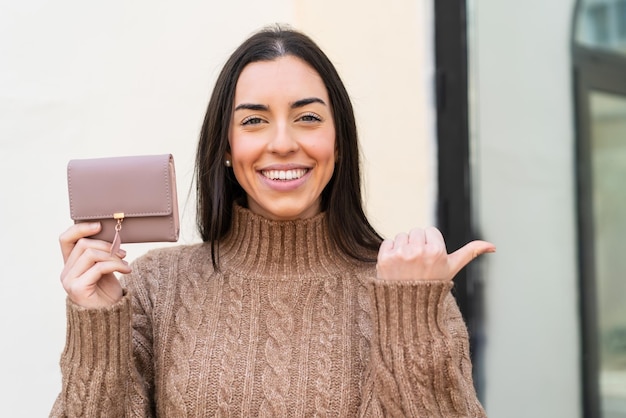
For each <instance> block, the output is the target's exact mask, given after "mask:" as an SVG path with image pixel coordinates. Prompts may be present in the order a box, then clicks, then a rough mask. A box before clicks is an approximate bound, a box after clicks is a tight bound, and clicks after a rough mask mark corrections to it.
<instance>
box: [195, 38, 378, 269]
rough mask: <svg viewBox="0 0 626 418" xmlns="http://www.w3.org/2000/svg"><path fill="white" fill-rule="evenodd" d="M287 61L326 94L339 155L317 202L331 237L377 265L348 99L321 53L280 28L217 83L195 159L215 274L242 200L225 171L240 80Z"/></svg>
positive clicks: (242, 52) (250, 46)
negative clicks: (297, 63) (255, 66)
mask: <svg viewBox="0 0 626 418" xmlns="http://www.w3.org/2000/svg"><path fill="white" fill-rule="evenodd" d="M286 55H289V56H294V57H297V58H299V59H301V60H303V61H304V62H306V63H307V64H308V65H310V66H311V67H312V68H313V69H315V71H317V73H318V74H319V75H320V77H321V79H322V80H323V82H324V84H325V86H326V89H327V90H328V96H329V99H330V106H331V109H332V114H333V119H334V124H335V140H336V144H337V155H338V158H337V161H336V165H335V170H334V173H333V176H332V178H331V179H330V181H329V183H328V184H327V185H326V188H325V189H324V190H323V191H322V199H321V209H322V211H326V212H327V216H328V226H329V234H330V237H331V239H332V240H333V241H334V242H335V244H336V245H337V246H338V247H339V248H340V249H341V250H342V251H343V252H344V253H345V254H347V255H348V256H350V257H352V258H355V259H357V260H361V261H375V259H374V257H372V251H377V250H378V247H379V245H380V243H381V241H382V238H381V237H380V235H379V234H378V233H377V232H376V231H375V230H374V228H373V227H372V226H371V225H370V223H369V221H368V220H367V217H366V216H365V213H364V212H363V206H362V197H361V178H360V167H359V147H358V136H357V129H356V123H355V119H354V111H353V109H352V103H351V102H350V98H349V96H348V93H347V91H346V89H345V87H344V85H343V82H342V81H341V79H340V78H339V74H338V73H337V70H336V69H335V67H334V66H333V64H332V63H331V62H330V60H329V59H328V57H327V56H326V55H325V54H324V53H323V52H322V50H321V49H320V48H319V47H318V46H317V45H316V44H315V43H314V42H313V41H312V40H311V39H310V38H309V37H307V36H306V35H304V34H302V33H300V32H297V31H295V30H292V29H288V28H284V27H281V26H276V27H271V28H266V29H264V30H262V31H260V32H257V33H256V34H254V35H252V36H251V37H250V38H248V39H247V40H246V41H244V42H243V43H242V44H241V45H240V46H239V47H238V48H237V49H236V50H235V52H233V54H232V55H231V56H230V58H229V59H228V61H227V62H226V64H225V65H224V67H223V68H222V71H221V73H220V75H219V76H218V78H217V81H216V84H215V88H214V90H213V94H212V95H211V99H210V101H209V105H208V109H207V112H206V115H205V118H204V122H203V125H202V130H201V133H200V141H199V143H198V150H197V155H196V170H195V177H196V191H197V198H198V203H197V204H198V206H197V225H198V230H199V232H200V235H201V237H202V240H203V241H205V242H210V243H211V256H212V259H213V265H214V266H215V267H216V268H218V267H219V257H218V250H217V249H218V247H219V240H220V239H221V238H223V237H224V236H225V235H226V234H227V233H228V231H229V230H230V227H231V221H232V207H233V203H234V202H235V201H244V199H245V192H244V190H243V189H242V188H241V186H240V185H239V183H237V180H236V179H235V176H234V174H233V171H232V170H230V169H227V168H226V167H225V166H224V158H225V154H226V152H227V151H229V142H228V132H229V127H230V123H231V117H232V113H233V106H234V104H233V102H234V97H235V88H236V85H237V80H238V79H239V75H240V74H241V72H242V71H243V69H244V68H245V67H246V65H248V64H250V63H253V62H257V61H273V60H275V59H277V58H280V57H283V56H286Z"/></svg>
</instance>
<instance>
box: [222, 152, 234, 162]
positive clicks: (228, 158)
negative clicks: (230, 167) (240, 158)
mask: <svg viewBox="0 0 626 418" xmlns="http://www.w3.org/2000/svg"><path fill="white" fill-rule="evenodd" d="M224 159H225V160H231V161H232V160H233V156H232V154H231V153H230V151H226V154H224Z"/></svg>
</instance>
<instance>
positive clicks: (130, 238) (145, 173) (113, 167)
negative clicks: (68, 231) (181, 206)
mask: <svg viewBox="0 0 626 418" xmlns="http://www.w3.org/2000/svg"><path fill="white" fill-rule="evenodd" d="M67 184H68V189H69V198H70V214H71V217H72V219H73V220H74V222H76V223H78V222H93V221H98V222H101V223H102V230H101V232H99V233H98V234H96V235H94V236H93V237H92V238H96V239H102V240H105V241H109V242H112V243H113V245H112V249H111V251H112V252H113V247H116V248H117V247H119V243H120V242H119V241H120V240H121V241H122V242H124V243H133V242H158V241H170V242H173V241H177V240H178V234H179V230H180V225H179V219H178V199H177V195H176V176H175V170H174V158H173V157H172V155H170V154H164V155H141V156H128V157H112V158H94V159H80V160H71V161H70V162H69V163H68V165H67ZM116 241H117V242H116Z"/></svg>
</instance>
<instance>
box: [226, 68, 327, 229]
mask: <svg viewBox="0 0 626 418" xmlns="http://www.w3.org/2000/svg"><path fill="white" fill-rule="evenodd" d="M231 120H232V122H231V125H230V134H229V142H230V153H228V154H227V156H226V158H228V159H230V160H231V161H232V168H233V170H234V174H235V177H236V178H237V181H238V182H239V184H240V185H241V187H242V188H243V189H244V190H245V192H246V195H247V198H248V207H249V208H250V210H251V211H253V212H255V213H257V214H259V215H262V216H264V217H266V218H269V219H275V220H290V219H305V218H310V217H312V216H315V215H317V214H318V213H319V212H320V210H321V194H322V191H323V190H324V187H326V185H327V184H328V182H329V181H330V179H331V177H332V175H333V171H334V167H335V158H336V151H335V150H336V147H335V126H334V122H333V115H332V110H331V108H330V101H329V99H328V92H327V91H326V87H325V86H324V82H323V81H322V79H321V78H320V76H319V74H318V73H317V72H316V71H315V70H314V69H313V68H311V67H310V66H309V65H308V64H306V63H305V62H304V61H302V60H301V59H299V58H296V57H293V56H285V57H281V58H278V59H276V60H274V61H259V62H254V63H252V64H249V65H248V66H246V67H245V68H244V69H243V71H242V72H241V75H240V76H239V80H238V81H237V87H236V90H235V105H234V110H233V115H232V119H231Z"/></svg>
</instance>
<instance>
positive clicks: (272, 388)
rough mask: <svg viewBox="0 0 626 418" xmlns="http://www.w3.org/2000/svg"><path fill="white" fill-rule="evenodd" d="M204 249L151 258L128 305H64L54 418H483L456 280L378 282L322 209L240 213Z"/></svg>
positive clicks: (139, 270) (139, 263)
mask: <svg viewBox="0 0 626 418" xmlns="http://www.w3.org/2000/svg"><path fill="white" fill-rule="evenodd" d="M234 211H235V213H234V220H233V227H232V230H231V232H230V233H229V235H228V236H227V237H226V238H225V239H224V240H223V242H222V243H221V245H220V255H221V266H222V268H221V271H220V272H216V271H214V269H213V267H212V264H211V258H210V247H209V246H208V245H207V244H197V245H191V246H178V247H170V248H165V249H158V250H153V251H151V252H149V253H147V254H146V255H145V256H143V257H141V258H139V259H137V260H136V261H135V263H134V264H133V273H132V274H130V275H128V276H124V277H122V279H121V281H122V284H123V286H124V289H125V295H124V297H123V298H122V300H121V301H119V302H118V303H117V304H115V305H113V306H111V307H109V308H107V309H100V310H87V309H83V308H80V307H78V306H75V305H74V304H72V303H71V302H69V301H68V302H67V341H66V346H65V350H64V351H63V354H62V357H61V370H62V375H63V385H62V390H61V393H60V394H59V396H58V398H57V401H56V403H55V404H54V407H53V409H52V412H51V414H50V416H51V417H79V416H81V417H155V416H160V417H175V418H182V417H356V416H359V417H446V418H450V417H483V416H484V411H483V409H482V407H481V405H480V403H479V402H478V400H477V399H476V394H475V392H474V387H473V383H472V377H471V363H470V359H469V351H468V347H469V344H468V335H467V330H466V328H465V324H464V323H463V319H462V318H461V315H460V313H459V310H458V307H457V305H456V302H455V301H454V299H453V297H452V296H451V294H450V288H451V286H452V284H451V283H447V282H428V283H424V282H419V281H411V282H394V281H382V280H377V279H376V278H375V267H374V265H373V264H368V263H361V262H357V261H354V260H352V259H350V258H349V257H346V256H344V255H343V254H342V253H341V251H339V250H338V249H337V248H336V247H335V246H334V245H333V244H332V242H331V241H330V239H329V236H328V232H327V231H328V227H327V219H326V216H325V214H320V215H318V216H316V217H314V218H311V219H308V220H302V221H287V222H275V221H270V220H267V219H264V218H262V217H259V216H257V215H255V214H253V213H251V212H250V211H249V210H247V209H244V208H241V207H238V206H237V207H235V210H234Z"/></svg>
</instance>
